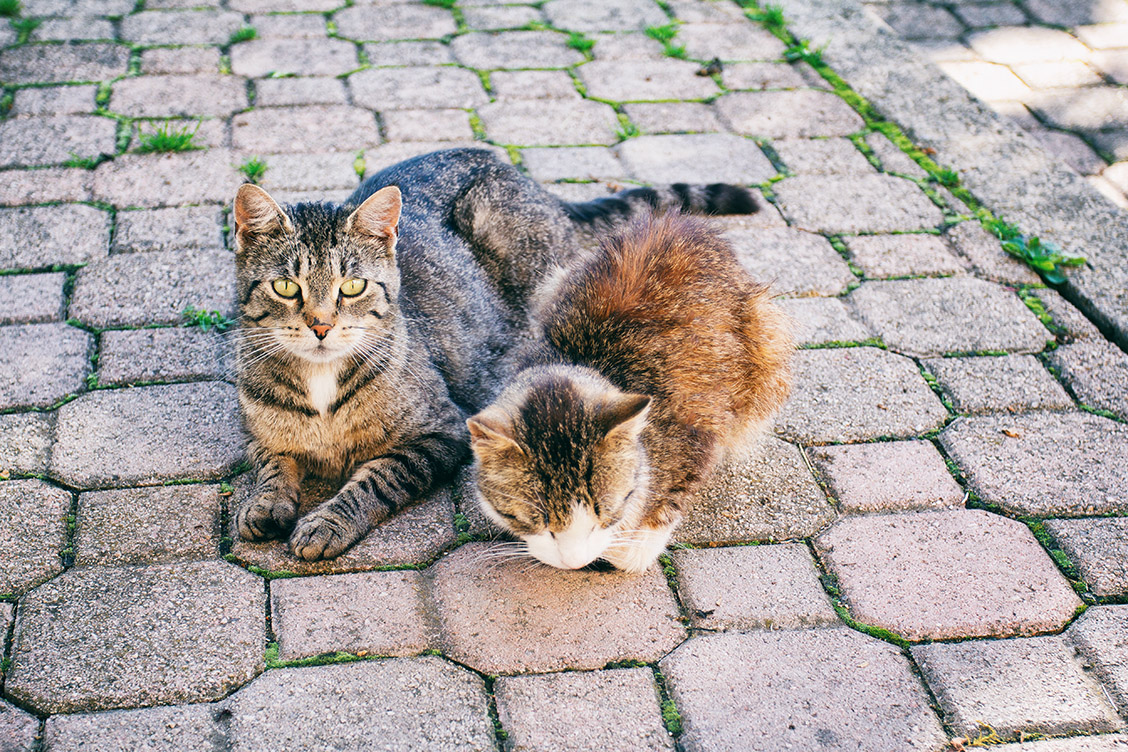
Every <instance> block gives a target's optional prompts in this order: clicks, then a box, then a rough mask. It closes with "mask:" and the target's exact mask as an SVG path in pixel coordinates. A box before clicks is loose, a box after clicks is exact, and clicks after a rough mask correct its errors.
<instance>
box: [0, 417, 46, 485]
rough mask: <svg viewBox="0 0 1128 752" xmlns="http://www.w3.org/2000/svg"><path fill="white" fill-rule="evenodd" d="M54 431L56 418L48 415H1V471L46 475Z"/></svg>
mask: <svg viewBox="0 0 1128 752" xmlns="http://www.w3.org/2000/svg"><path fill="white" fill-rule="evenodd" d="M53 432H54V416H53V415H51V414H49V413H9V414H7V415H0V472H7V473H9V474H12V473H18V474H21V475H33V474H37V473H45V472H47V456H48V452H49V451H50V449H51V441H52V433H53Z"/></svg>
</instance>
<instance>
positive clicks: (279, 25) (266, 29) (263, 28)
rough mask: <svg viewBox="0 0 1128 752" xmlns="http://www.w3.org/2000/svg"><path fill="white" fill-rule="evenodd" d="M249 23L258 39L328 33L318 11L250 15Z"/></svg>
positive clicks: (323, 17) (315, 35) (321, 36)
mask: <svg viewBox="0 0 1128 752" xmlns="http://www.w3.org/2000/svg"><path fill="white" fill-rule="evenodd" d="M192 1H193V0H188V2H192ZM250 25H251V26H253V27H254V29H255V31H257V32H258V38H259V39H318V38H323V37H325V36H327V34H328V32H327V30H326V28H325V16H323V15H321V14H320V13H303V14H287V15H271V16H268V15H257V16H251V23H250Z"/></svg>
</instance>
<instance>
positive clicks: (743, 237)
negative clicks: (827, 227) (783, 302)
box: [724, 227, 857, 296]
mask: <svg viewBox="0 0 1128 752" xmlns="http://www.w3.org/2000/svg"><path fill="white" fill-rule="evenodd" d="M724 238H725V239H726V240H727V241H728V242H729V243H731V244H732V247H733V250H734V251H735V252H736V255H737V258H739V259H740V263H741V264H743V265H744V268H746V269H747V270H748V271H749V272H751V273H752V276H753V277H755V278H756V279H758V280H761V281H764V282H770V283H771V284H772V286H773V287H774V288H775V292H776V293H777V294H779V295H797V296H807V295H838V294H839V293H842V292H845V291H846V290H847V289H848V288H849V287H850V285H851V284H853V283H854V282H856V281H857V280H856V278H855V277H854V274H853V273H852V272H851V271H850V267H849V266H848V265H847V264H846V262H845V261H844V260H843V259H842V257H841V256H839V255H838V252H837V251H835V250H834V247H833V246H832V245H831V244H830V242H829V241H828V240H827V239H826V238H824V237H822V236H820V235H816V234H814V233H810V232H803V231H802V230H794V229H792V228H790V227H771V228H764V229H755V230H729V231H728V232H726V233H725V234H724Z"/></svg>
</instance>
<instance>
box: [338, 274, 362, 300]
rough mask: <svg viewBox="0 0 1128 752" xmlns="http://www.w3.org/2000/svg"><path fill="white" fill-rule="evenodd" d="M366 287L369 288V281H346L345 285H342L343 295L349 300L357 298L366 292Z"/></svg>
mask: <svg viewBox="0 0 1128 752" xmlns="http://www.w3.org/2000/svg"><path fill="white" fill-rule="evenodd" d="M366 287H368V280H365V279H346V280H345V281H344V283H342V284H341V294H342V295H344V296H345V297H347V298H355V297H356V296H357V295H360V294H361V293H362V292H364V289H365V288H366Z"/></svg>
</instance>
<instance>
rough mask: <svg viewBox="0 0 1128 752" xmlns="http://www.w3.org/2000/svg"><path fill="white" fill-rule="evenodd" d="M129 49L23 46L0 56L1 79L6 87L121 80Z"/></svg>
mask: <svg viewBox="0 0 1128 752" xmlns="http://www.w3.org/2000/svg"><path fill="white" fill-rule="evenodd" d="M128 67H129V47H127V46H125V45H121V44H109V43H104V42H94V43H90V44H62V45H59V44H25V45H22V46H20V47H16V48H13V49H9V50H4V54H3V55H0V79H2V80H3V81H5V82H6V83H9V84H30V83H52V82H58V81H102V80H104V79H108V78H115V77H117V76H124V75H125V73H126V70H127V69H128Z"/></svg>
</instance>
